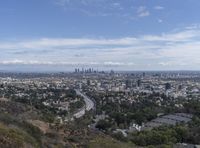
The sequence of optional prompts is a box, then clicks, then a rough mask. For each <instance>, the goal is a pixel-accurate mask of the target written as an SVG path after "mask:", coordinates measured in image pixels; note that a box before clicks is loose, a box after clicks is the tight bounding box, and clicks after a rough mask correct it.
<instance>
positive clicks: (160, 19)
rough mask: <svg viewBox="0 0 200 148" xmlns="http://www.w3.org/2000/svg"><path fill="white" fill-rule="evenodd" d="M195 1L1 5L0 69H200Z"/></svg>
mask: <svg viewBox="0 0 200 148" xmlns="http://www.w3.org/2000/svg"><path fill="white" fill-rule="evenodd" d="M199 8H200V1H199V0H184V1H183V0H1V1H0V70H10V71H68V70H73V69H74V68H82V67H85V68H87V67H92V68H96V69H102V70H104V69H105V70H110V69H114V70H129V71H137V70H200V15H199V14H200V9H199Z"/></svg>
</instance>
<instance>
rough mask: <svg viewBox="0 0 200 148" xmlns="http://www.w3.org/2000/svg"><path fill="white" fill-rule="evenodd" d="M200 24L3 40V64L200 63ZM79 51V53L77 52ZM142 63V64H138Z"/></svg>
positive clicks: (0, 44) (122, 64)
mask: <svg viewBox="0 0 200 148" xmlns="http://www.w3.org/2000/svg"><path fill="white" fill-rule="evenodd" d="M199 39H200V28H198V27H195V28H194V27H186V28H185V29H183V30H180V31H179V32H169V33H163V34H160V35H141V36H137V37H124V38H118V39H115V38H114V39H105V38H93V39H89V38H77V39H71V38H43V39H35V40H24V41H15V42H9V41H8V42H0V51H1V56H0V64H4V65H6V64H23V65H31V64H34V65H93V66H100V65H102V66H116V67H120V66H121V67H127V66H128V67H137V66H138V65H140V67H143V68H144V67H147V66H148V65H149V66H148V67H150V68H151V67H156V66H161V67H162V66H164V67H167V66H169V67H172V66H177V67H178V66H183V65H186V64H187V66H189V67H193V66H196V67H198V66H199V64H200V58H199V55H200V50H199V47H200V41H199ZM77 55H78V56H77ZM138 67H139V66H138ZM199 68H200V66H199Z"/></svg>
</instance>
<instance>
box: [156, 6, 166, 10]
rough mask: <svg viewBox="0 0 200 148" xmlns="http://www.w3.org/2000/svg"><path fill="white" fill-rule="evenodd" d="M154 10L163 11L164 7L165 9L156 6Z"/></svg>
mask: <svg viewBox="0 0 200 148" xmlns="http://www.w3.org/2000/svg"><path fill="white" fill-rule="evenodd" d="M154 9H155V10H163V9H164V7H163V6H155V7H154Z"/></svg>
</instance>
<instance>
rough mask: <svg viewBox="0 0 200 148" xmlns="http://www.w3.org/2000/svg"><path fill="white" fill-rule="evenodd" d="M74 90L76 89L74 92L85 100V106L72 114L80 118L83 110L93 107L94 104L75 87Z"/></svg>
mask: <svg viewBox="0 0 200 148" xmlns="http://www.w3.org/2000/svg"><path fill="white" fill-rule="evenodd" d="M75 91H76V94H77V95H80V96H82V97H83V99H84V101H85V107H84V108H82V109H81V110H79V111H78V112H77V113H75V114H74V115H73V116H74V117H75V118H81V117H82V116H84V115H85V111H90V110H92V109H94V108H95V105H94V102H93V101H92V100H91V99H90V98H89V97H88V96H86V95H85V94H84V93H82V92H81V91H80V90H77V89H76V90H75Z"/></svg>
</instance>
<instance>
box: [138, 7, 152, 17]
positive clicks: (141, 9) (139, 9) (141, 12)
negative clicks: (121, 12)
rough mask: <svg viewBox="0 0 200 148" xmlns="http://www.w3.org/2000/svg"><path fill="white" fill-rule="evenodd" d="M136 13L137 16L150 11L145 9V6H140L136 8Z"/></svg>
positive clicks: (147, 14)
mask: <svg viewBox="0 0 200 148" xmlns="http://www.w3.org/2000/svg"><path fill="white" fill-rule="evenodd" d="M137 15H138V17H146V16H149V15H150V12H149V11H148V10H147V8H146V7H145V6H140V7H139V8H138V9H137Z"/></svg>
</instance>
